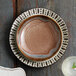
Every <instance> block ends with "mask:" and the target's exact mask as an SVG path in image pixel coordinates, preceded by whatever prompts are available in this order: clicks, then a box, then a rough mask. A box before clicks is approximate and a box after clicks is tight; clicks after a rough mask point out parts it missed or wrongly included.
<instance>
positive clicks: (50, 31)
mask: <svg viewBox="0 0 76 76" xmlns="http://www.w3.org/2000/svg"><path fill="white" fill-rule="evenodd" d="M59 38H60V33H59V31H58V29H57V27H56V24H55V23H54V22H53V21H46V20H43V19H32V20H31V21H28V22H27V23H26V22H24V23H23V24H22V26H21V27H20V28H19V30H18V33H17V38H16V39H17V43H18V47H19V49H20V50H21V51H22V53H23V54H25V55H26V56H28V57H32V58H46V57H50V56H52V55H53V54H54V53H55V52H56V51H57V49H58V47H59V44H60V39H59Z"/></svg>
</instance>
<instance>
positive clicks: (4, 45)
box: [0, 0, 76, 76]
mask: <svg viewBox="0 0 76 76" xmlns="http://www.w3.org/2000/svg"><path fill="white" fill-rule="evenodd" d="M35 7H43V8H48V9H50V10H52V11H54V12H56V13H57V14H59V15H60V16H61V17H62V18H63V19H64V21H65V22H66V24H67V27H68V30H69V45H68V47H67V50H66V52H65V54H64V56H63V57H62V58H61V59H60V60H59V61H57V62H56V63H55V64H53V65H52V66H49V67H45V68H31V67H28V66H27V65H24V64H23V63H21V62H20V61H19V60H18V59H17V58H16V57H15V56H14V54H13V53H12V51H11V49H10V45H9V32H10V28H11V25H12V23H13V21H14V20H15V18H16V17H17V16H18V15H20V14H21V13H22V12H24V11H26V10H29V9H31V8H35ZM72 55H73V56H74V55H76V0H0V65H1V66H6V67H18V66H20V67H22V68H24V69H25V71H26V73H27V76H63V74H62V72H61V64H62V62H63V60H64V59H65V58H67V57H68V56H72Z"/></svg>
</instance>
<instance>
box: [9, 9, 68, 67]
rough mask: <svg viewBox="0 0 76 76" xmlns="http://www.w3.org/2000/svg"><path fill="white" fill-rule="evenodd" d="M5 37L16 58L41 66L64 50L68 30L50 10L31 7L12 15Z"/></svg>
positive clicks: (54, 59)
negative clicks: (8, 30) (19, 13)
mask: <svg viewBox="0 0 76 76" xmlns="http://www.w3.org/2000/svg"><path fill="white" fill-rule="evenodd" d="M9 40H10V46H11V49H12V51H13V53H14V54H15V55H16V57H17V58H18V59H19V60H20V61H22V62H23V63H24V64H27V65H29V66H32V67H44V66H49V65H51V64H53V63H55V62H56V61H57V60H59V59H60V58H61V56H62V55H63V54H64V52H65V50H66V47H67V44H68V30H67V26H66V24H65V22H64V21H63V19H62V18H61V17H60V16H59V15H57V14H56V13H54V12H53V11H51V10H48V9H45V8H34V9H31V10H28V11H26V12H24V13H22V14H21V15H19V16H18V17H17V18H16V20H15V21H14V23H13V25H12V27H11V31H10V37H9Z"/></svg>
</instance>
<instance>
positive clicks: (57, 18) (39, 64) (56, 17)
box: [9, 8, 68, 67]
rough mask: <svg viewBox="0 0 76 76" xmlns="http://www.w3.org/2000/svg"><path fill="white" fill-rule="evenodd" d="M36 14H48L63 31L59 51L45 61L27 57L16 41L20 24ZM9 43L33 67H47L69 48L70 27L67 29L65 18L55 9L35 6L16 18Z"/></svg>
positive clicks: (24, 61) (22, 60)
mask: <svg viewBox="0 0 76 76" xmlns="http://www.w3.org/2000/svg"><path fill="white" fill-rule="evenodd" d="M36 15H42V16H46V17H48V18H50V19H52V20H53V21H54V22H55V23H56V24H57V25H58V26H59V29H60V32H61V37H62V39H61V45H60V47H59V50H58V51H57V53H56V54H55V55H54V56H52V57H51V58H49V59H47V60H44V61H32V60H30V59H28V58H26V57H25V56H23V55H22V53H21V52H20V51H19V50H18V47H17V43H16V31H17V29H18V27H19V25H20V24H21V23H22V22H23V21H24V20H25V19H27V18H29V17H32V16H36ZM9 43H10V47H11V50H12V52H13V53H14V55H15V56H16V57H17V58H18V59H19V60H20V61H21V62H23V63H24V64H26V65H28V66H31V67H45V66H49V65H52V64H53V63H55V62H56V61H57V60H59V59H60V58H61V57H62V55H63V54H64V52H65V50H66V48H67V45H68V29H67V26H66V24H65V22H64V20H63V19H62V18H61V17H60V16H59V15H57V14H56V13H54V12H53V11H51V10H48V9H45V8H34V9H30V10H28V11H26V12H23V13H22V14H21V15H19V16H18V17H17V18H16V19H15V21H14V22H13V24H12V27H11V30H10V34H9Z"/></svg>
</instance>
